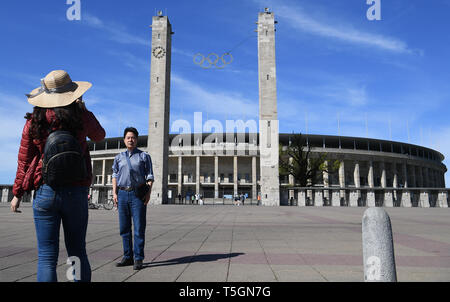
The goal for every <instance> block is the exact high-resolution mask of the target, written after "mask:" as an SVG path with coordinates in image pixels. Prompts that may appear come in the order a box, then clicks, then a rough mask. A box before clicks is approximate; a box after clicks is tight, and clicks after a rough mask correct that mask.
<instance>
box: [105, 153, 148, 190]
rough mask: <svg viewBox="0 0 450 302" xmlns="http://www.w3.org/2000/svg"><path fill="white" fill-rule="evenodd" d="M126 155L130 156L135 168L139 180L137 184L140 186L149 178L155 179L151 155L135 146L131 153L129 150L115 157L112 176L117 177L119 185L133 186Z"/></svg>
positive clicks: (135, 175) (132, 166)
mask: <svg viewBox="0 0 450 302" xmlns="http://www.w3.org/2000/svg"><path fill="white" fill-rule="evenodd" d="M126 156H130V162H131V169H133V174H134V177H135V179H136V180H137V184H135V185H137V186H139V185H141V184H143V183H145V182H147V181H149V180H154V177H153V166H152V159H151V157H150V155H149V154H148V153H146V152H144V151H141V150H139V149H138V148H134V150H133V151H132V152H131V155H130V154H129V152H128V150H127V151H125V152H121V153H119V154H117V155H116V157H115V158H114V163H113V165H112V171H113V174H112V177H113V178H117V186H118V187H131V186H132V183H131V181H132V180H131V175H130V169H129V168H128V163H127V158H126Z"/></svg>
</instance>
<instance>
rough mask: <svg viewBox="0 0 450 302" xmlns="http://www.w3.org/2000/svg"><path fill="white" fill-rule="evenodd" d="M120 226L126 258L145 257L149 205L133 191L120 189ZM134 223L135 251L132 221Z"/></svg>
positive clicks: (139, 258) (140, 258)
mask: <svg viewBox="0 0 450 302" xmlns="http://www.w3.org/2000/svg"><path fill="white" fill-rule="evenodd" d="M117 199H118V210H119V228H120V236H122V242H123V256H124V258H127V259H130V258H133V256H134V260H143V259H144V245H145V227H146V224H147V221H146V215H147V206H146V205H144V202H143V201H142V200H140V199H139V198H137V197H136V195H135V193H134V192H133V191H130V192H127V191H123V190H119V193H118V196H117ZM132 220H133V224H134V252H133V239H132V238H133V236H132V231H131V221H132Z"/></svg>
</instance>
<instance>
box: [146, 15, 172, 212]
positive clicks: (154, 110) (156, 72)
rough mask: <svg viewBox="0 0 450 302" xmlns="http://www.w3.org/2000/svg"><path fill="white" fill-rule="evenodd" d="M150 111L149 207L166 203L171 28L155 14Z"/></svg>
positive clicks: (148, 148) (165, 18)
mask: <svg viewBox="0 0 450 302" xmlns="http://www.w3.org/2000/svg"><path fill="white" fill-rule="evenodd" d="M151 27H152V45H151V47H152V48H151V63H150V64H151V71H150V107H149V108H150V109H149V125H148V142H147V146H148V147H147V150H148V153H149V154H150V156H151V158H152V163H153V174H154V176H155V181H154V183H153V189H152V194H151V197H150V203H151V204H163V203H167V182H168V162H169V161H168V154H169V116H170V60H171V44H172V43H171V42H172V38H171V35H172V26H171V25H170V22H169V19H168V18H167V16H163V15H162V13H161V12H158V16H154V17H153V20H152V25H151Z"/></svg>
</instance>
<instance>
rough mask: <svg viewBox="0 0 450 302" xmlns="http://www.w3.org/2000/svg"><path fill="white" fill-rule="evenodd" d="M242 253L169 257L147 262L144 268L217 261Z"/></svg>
mask: <svg viewBox="0 0 450 302" xmlns="http://www.w3.org/2000/svg"><path fill="white" fill-rule="evenodd" d="M240 255H244V253H231V254H230V253H227V254H205V255H193V256H185V257H180V258H174V259H168V260H165V261H154V262H147V263H144V264H143V268H147V267H157V266H165V265H175V264H183V263H193V262H212V261H217V260H220V259H227V258H232V257H237V256H240Z"/></svg>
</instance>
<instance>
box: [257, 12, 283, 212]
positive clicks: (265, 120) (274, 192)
mask: <svg viewBox="0 0 450 302" xmlns="http://www.w3.org/2000/svg"><path fill="white" fill-rule="evenodd" d="M257 24H258V29H257V32H258V76H259V150H260V173H261V180H260V184H261V204H262V205H266V206H279V205H280V180H279V172H278V153H279V151H278V132H279V130H278V128H279V126H278V114H277V87H276V70H275V19H274V15H273V13H272V12H270V11H269V10H268V9H267V8H266V9H265V11H264V12H262V13H259V15H258V23H257Z"/></svg>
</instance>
